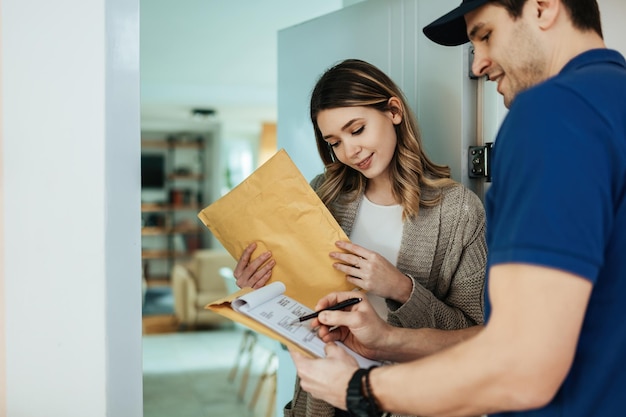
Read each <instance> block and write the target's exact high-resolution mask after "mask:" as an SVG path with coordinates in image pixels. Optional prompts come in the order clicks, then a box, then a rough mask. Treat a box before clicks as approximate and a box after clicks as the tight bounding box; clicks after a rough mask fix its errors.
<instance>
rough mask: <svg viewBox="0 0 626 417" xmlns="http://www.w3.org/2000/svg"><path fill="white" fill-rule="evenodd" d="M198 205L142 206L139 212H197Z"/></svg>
mask: <svg viewBox="0 0 626 417" xmlns="http://www.w3.org/2000/svg"><path fill="white" fill-rule="evenodd" d="M199 209H200V205H198V204H182V205H175V204H142V205H141V212H142V213H158V212H162V211H189V210H199Z"/></svg>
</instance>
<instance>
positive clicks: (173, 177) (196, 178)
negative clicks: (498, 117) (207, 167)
mask: <svg viewBox="0 0 626 417" xmlns="http://www.w3.org/2000/svg"><path fill="white" fill-rule="evenodd" d="M167 178H168V179H169V180H172V181H176V180H193V181H199V180H201V179H203V178H204V175H202V174H170V175H168V176H167Z"/></svg>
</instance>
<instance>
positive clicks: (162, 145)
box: [141, 140, 205, 149]
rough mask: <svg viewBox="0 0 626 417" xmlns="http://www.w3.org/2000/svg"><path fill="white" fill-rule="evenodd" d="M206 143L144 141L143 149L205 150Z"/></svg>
mask: <svg viewBox="0 0 626 417" xmlns="http://www.w3.org/2000/svg"><path fill="white" fill-rule="evenodd" d="M204 146H205V144H204V142H182V141H181V142H176V141H172V142H168V141H161V140H142V141H141V147H142V148H153V149H167V148H179V149H183V148H186V149H201V148H204Z"/></svg>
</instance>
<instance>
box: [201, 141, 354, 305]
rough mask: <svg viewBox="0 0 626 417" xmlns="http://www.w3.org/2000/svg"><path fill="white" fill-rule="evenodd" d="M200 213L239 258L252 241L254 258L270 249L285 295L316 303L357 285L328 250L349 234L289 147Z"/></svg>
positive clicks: (224, 244) (230, 250) (346, 239)
mask: <svg viewBox="0 0 626 417" xmlns="http://www.w3.org/2000/svg"><path fill="white" fill-rule="evenodd" d="M198 217H199V218H200V220H201V221H202V222H203V223H204V224H205V225H206V227H208V228H209V229H210V230H211V232H212V233H213V235H215V237H216V238H217V239H218V240H219V241H220V242H221V243H222V245H223V246H224V248H225V249H226V250H227V251H228V252H229V253H230V254H231V256H232V257H233V258H235V259H237V260H238V259H239V258H240V257H241V254H242V253H243V251H244V249H245V248H246V247H247V246H248V245H249V244H250V243H252V242H256V243H257V248H256V250H255V252H254V253H253V254H252V258H253V259H254V258H256V257H257V256H259V254H261V253H263V252H265V251H268V250H269V251H271V252H272V257H273V258H274V259H275V260H276V265H275V266H274V269H273V272H272V277H271V278H270V280H269V282H274V281H282V282H283V283H284V284H285V286H286V288H287V289H286V291H285V294H286V295H288V296H289V297H292V298H293V299H295V300H297V301H299V302H301V303H302V304H304V305H306V306H307V307H309V308H311V309H314V308H315V304H316V303H317V301H318V300H319V299H320V298H322V297H323V296H325V295H326V294H328V293H330V292H333V291H351V290H354V289H355V287H354V285H352V284H350V283H349V282H348V281H347V280H346V278H345V274H344V273H343V272H340V271H338V270H336V269H335V268H333V266H332V265H333V263H334V262H336V261H335V260H334V259H332V258H331V257H330V256H329V255H328V254H329V253H330V252H333V251H339V248H337V247H336V246H335V242H336V241H338V240H344V241H348V240H349V239H348V237H347V236H346V234H345V233H344V231H343V230H342V229H341V227H340V226H339V224H338V223H337V221H336V220H335V218H334V217H333V216H332V214H330V211H328V208H327V207H326V206H325V205H324V203H322V200H320V198H319V197H318V196H317V194H316V193H315V191H313V189H312V188H311V186H310V185H309V183H308V182H307V181H306V179H305V178H304V176H303V175H302V173H301V172H300V171H299V170H298V168H297V167H296V165H295V164H294V163H293V161H292V160H291V158H290V157H289V155H287V152H286V151H285V150H284V149H281V150H279V151H278V152H277V153H276V154H275V155H274V156H272V157H271V158H270V159H269V160H268V161H267V162H265V163H264V164H263V165H261V166H260V167H259V168H258V169H257V170H256V171H254V172H253V173H252V174H251V175H250V176H249V177H248V178H246V179H245V180H244V181H243V182H242V183H241V184H239V185H237V186H236V187H235V188H233V189H232V190H231V191H230V192H229V193H227V194H226V195H224V196H223V197H221V198H220V199H218V200H217V201H215V202H214V203H212V204H211V205H209V206H207V207H206V208H204V209H203V210H202V211H201V212H200V213H199V214H198Z"/></svg>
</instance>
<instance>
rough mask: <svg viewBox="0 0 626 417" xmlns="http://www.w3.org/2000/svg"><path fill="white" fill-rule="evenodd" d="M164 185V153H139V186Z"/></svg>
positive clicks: (161, 186) (158, 186)
mask: <svg viewBox="0 0 626 417" xmlns="http://www.w3.org/2000/svg"><path fill="white" fill-rule="evenodd" d="M163 187H165V155H160V154H142V155H141V188H154V189H160V188H163Z"/></svg>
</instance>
